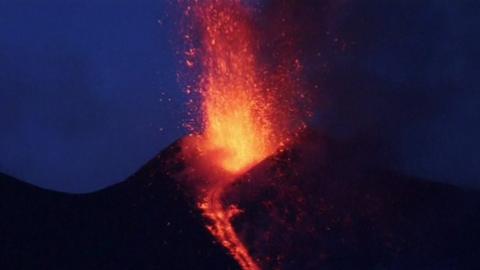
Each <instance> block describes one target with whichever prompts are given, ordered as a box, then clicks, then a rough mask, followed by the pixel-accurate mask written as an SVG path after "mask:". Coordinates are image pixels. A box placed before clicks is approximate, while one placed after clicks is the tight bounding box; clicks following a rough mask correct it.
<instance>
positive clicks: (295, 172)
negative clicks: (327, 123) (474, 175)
mask: <svg viewBox="0 0 480 270" xmlns="http://www.w3.org/2000/svg"><path fill="white" fill-rule="evenodd" d="M368 158H369V154H368V152H365V151H358V149H357V148H356V147H355V145H354V144H345V143H338V142H335V141H333V140H331V139H329V138H328V137H325V136H320V135H318V134H314V133H309V134H304V135H302V136H300V137H299V138H297V143H295V144H294V145H292V146H291V147H289V148H288V149H284V150H282V151H279V152H278V153H276V154H274V155H272V156H270V157H269V158H267V159H266V160H264V161H263V162H261V163H259V164H257V165H256V166H254V167H253V168H251V169H250V170H249V171H247V172H246V173H243V174H241V175H239V176H238V180H236V181H234V182H232V184H231V185H229V186H228V187H226V188H225V192H223V194H222V195H221V198H220V202H221V204H222V205H223V207H225V208H229V207H230V208H231V207H234V208H235V209H236V211H234V212H235V215H234V216H232V217H231V220H232V226H233V229H234V230H235V231H236V233H237V235H238V238H239V241H241V242H242V243H243V246H244V247H245V248H246V249H248V252H249V254H250V256H251V257H252V258H253V260H254V261H255V263H256V265H257V266H258V267H259V268H260V269H422V270H423V269H432V270H433V269H479V268H480V262H479V261H478V257H479V256H480V247H478V243H479V241H480V231H479V230H478V228H480V192H478V191H475V190H465V189H461V188H458V187H454V186H449V185H445V184H440V183H434V182H431V181H428V180H425V179H417V178H414V177H409V176H405V175H402V174H400V173H395V172H392V171H383V170H375V168H373V167H372V166H367V165H365V164H366V162H365V160H367V159H368ZM192 177H193V178H194V177H195V173H194V172H193V173H192V171H191V170H190V168H189V167H188V166H186V163H185V160H184V158H183V151H182V143H181V142H180V141H179V142H176V143H174V144H172V145H171V146H170V147H168V148H167V149H166V150H164V151H163V152H161V153H160V154H159V155H158V156H157V157H155V158H154V159H152V160H151V161H150V162H149V163H147V164H146V165H145V166H144V167H142V168H141V169H140V170H139V171H138V172H136V173H135V174H133V175H132V176H131V177H129V178H128V179H126V180H125V181H124V182H122V183H120V184H117V185H115V186H112V187H109V188H106V189H104V190H101V191H98V192H95V193H91V194H65V193H59V192H53V191H49V190H43V189H40V188H37V187H34V186H31V185H28V184H25V183H23V182H20V181H18V180H16V179H13V178H11V177H8V176H6V175H1V177H0V193H1V196H0V215H1V217H2V219H1V222H0V239H1V242H0V268H1V269H240V265H239V264H238V263H237V262H236V261H235V260H234V257H232V256H231V255H230V254H229V253H230V252H229V251H228V250H227V249H226V248H224V244H223V245H222V243H218V241H216V240H215V238H213V236H211V234H210V233H209V231H208V230H207V229H206V227H205V226H204V225H205V223H207V224H208V222H210V221H209V220H208V219H207V218H205V217H204V216H202V213H201V211H200V209H198V208H197V205H196V204H195V200H194V199H193V195H192V194H193V193H192V192H191V190H190V189H189V185H188V184H187V183H188V182H189V181H191V180H192V179H191V178H192ZM203 177H204V176H203Z"/></svg>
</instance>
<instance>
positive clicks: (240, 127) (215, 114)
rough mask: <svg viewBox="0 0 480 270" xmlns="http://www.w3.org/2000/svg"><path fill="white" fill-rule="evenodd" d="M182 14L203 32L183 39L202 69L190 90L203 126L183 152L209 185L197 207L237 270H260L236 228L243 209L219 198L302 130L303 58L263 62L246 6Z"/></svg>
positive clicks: (190, 9) (194, 7)
mask: <svg viewBox="0 0 480 270" xmlns="http://www.w3.org/2000/svg"><path fill="white" fill-rule="evenodd" d="M185 14H186V15H187V17H188V18H189V19H191V20H192V21H193V22H194V23H193V24H192V25H194V27H193V30H192V32H195V33H196V34H197V35H198V38H192V36H194V34H195V33H194V34H188V35H186V38H187V39H188V40H187V42H192V43H193V44H192V47H191V48H189V49H188V50H187V52H186V53H185V55H186V56H187V60H186V65H187V67H189V68H193V67H195V65H196V64H197V63H198V66H199V67H198V68H199V76H198V80H197V81H196V83H195V84H196V85H195V86H194V87H193V88H194V89H196V90H195V93H196V94H197V95H198V96H199V100H200V104H199V105H198V107H199V117H198V118H199V124H197V125H196V128H193V130H192V136H190V138H189V139H188V140H185V141H184V149H187V150H184V151H187V152H190V153H187V154H186V155H187V156H190V158H189V160H190V163H191V164H195V168H196V171H197V173H198V174H199V175H202V177H201V178H202V179H203V181H204V183H203V184H199V183H197V185H198V186H199V188H198V190H199V192H198V193H199V194H198V201H197V204H198V207H199V208H200V209H201V211H202V212H203V214H204V216H205V217H206V219H207V220H208V221H209V225H208V226H207V227H208V229H209V231H210V232H211V233H212V234H213V235H214V236H215V237H216V238H217V240H218V241H219V243H221V244H222V245H223V246H224V247H225V248H226V249H227V250H228V251H229V252H230V253H231V254H232V255H233V257H234V258H235V259H236V260H237V262H238V263H239V265H240V266H241V267H242V268H243V269H244V270H256V269H260V268H259V266H258V264H257V261H256V260H255V258H252V256H251V255H250V253H249V251H248V249H247V247H246V246H245V245H244V244H243V242H242V241H241V239H240V237H239V236H238V235H237V233H236V232H235V229H234V227H233V225H232V219H233V218H234V217H235V216H237V215H240V214H241V212H242V210H241V209H239V208H238V207H236V206H235V205H224V203H223V202H222V196H223V194H224V191H225V189H226V188H227V187H228V186H230V185H231V184H232V183H233V182H235V181H236V179H237V178H238V177H239V176H240V175H242V174H243V173H244V172H246V171H248V169H250V168H251V167H253V166H254V165H256V164H258V163H259V162H261V161H262V160H264V159H265V158H267V157H269V156H271V155H272V154H274V153H276V152H278V151H280V150H282V148H283V147H285V146H286V145H288V143H289V141H290V138H291V136H292V134H293V133H294V132H295V131H298V130H299V129H301V128H302V127H303V122H302V121H301V119H300V118H299V117H297V115H296V113H295V108H294V105H293V104H296V99H298V98H299V97H300V96H301V97H302V98H303V95H299V93H298V87H296V84H295V79H294V77H295V75H296V72H298V70H299V69H298V66H299V61H298V59H287V60H285V61H280V62H281V64H277V66H274V67H272V65H271V64H269V63H266V62H265V61H263V60H262V59H261V57H260V56H261V55H263V52H262V47H263V46H262V45H263V44H262V42H261V40H260V39H259V38H258V37H259V34H260V33H259V32H258V31H257V30H256V27H255V20H254V16H253V14H254V10H253V9H251V8H250V7H248V6H247V5H245V4H244V3H242V1H239V0H235V1H228V0H207V1H194V2H193V3H191V4H190V5H187V7H186V9H185ZM192 40H194V41H192ZM280 62H279V63H280ZM285 62H286V63H287V65H284V63H285ZM280 65H283V66H280ZM297 103H298V102H297Z"/></svg>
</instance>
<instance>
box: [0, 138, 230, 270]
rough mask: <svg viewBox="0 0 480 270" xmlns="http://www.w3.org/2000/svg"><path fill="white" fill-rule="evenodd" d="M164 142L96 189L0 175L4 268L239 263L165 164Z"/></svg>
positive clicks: (199, 266) (221, 266)
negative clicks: (66, 189) (116, 180)
mask: <svg viewBox="0 0 480 270" xmlns="http://www.w3.org/2000/svg"><path fill="white" fill-rule="evenodd" d="M177 150H178V148H176V147H175V146H173V147H171V148H169V149H167V150H166V151H164V152H163V153H161V154H160V155H159V156H158V157H156V158H155V159H153V160H152V161H151V162H149V163H148V164H147V165H146V166H144V167H143V168H142V169H140V170H139V171H138V172H137V173H135V174H134V175H133V176H131V177H130V178H128V179H127V180H126V181H124V182H123V183H121V184H118V185H115V186H112V187H110V188H107V189H105V190H101V191H98V192H95V193H92V194H85V195H75V194H63V193H57V192H52V191H48V190H42V189H39V188H37V187H34V186H31V185H28V184H24V183H22V182H20V181H17V180H15V179H13V178H10V177H8V176H5V175H1V176H0V269H2V270H7V269H15V270H17V269H48V270H52V269H82V270H84V269H90V270H94V269H114V270H117V269H132V270H139V269H155V270H158V269H185V270H186V269H237V267H236V264H235V262H234V261H233V260H232V259H231V258H230V256H228V255H226V253H225V252H224V250H223V249H221V248H219V247H218V246H216V245H215V244H213V240H214V239H213V238H212V237H211V236H210V234H209V233H208V231H207V230H206V229H205V228H204V226H203V225H202V220H201V216H200V215H199V214H198V213H197V212H195V210H194V208H193V207H192V205H191V204H189V203H187V201H186V200H185V199H184V197H183V195H182V193H181V192H178V191H177V187H176V186H175V182H174V180H173V179H171V178H170V177H168V176H167V175H166V174H165V172H164V171H163V170H162V168H163V167H162V166H163V165H164V164H163V161H164V160H166V158H167V156H168V155H171V154H173V153H174V152H175V151H177Z"/></svg>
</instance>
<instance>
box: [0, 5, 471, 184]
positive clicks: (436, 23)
mask: <svg viewBox="0 0 480 270" xmlns="http://www.w3.org/2000/svg"><path fill="white" fill-rule="evenodd" d="M249 2H256V1H249ZM270 2H271V3H270V6H272V5H273V6H274V5H275V3H276V2H275V1H270ZM287 2H288V1H287ZM290 2H292V3H295V7H296V9H298V12H299V14H302V16H298V17H297V18H298V23H299V25H301V26H302V27H303V32H304V35H305V36H307V37H308V38H309V39H306V40H308V42H305V43H302V44H301V47H303V48H302V50H303V52H304V55H305V59H303V60H304V61H303V62H304V65H305V71H306V80H307V81H308V83H310V84H311V85H319V86H320V87H319V88H318V89H319V90H315V91H317V93H316V94H318V95H319V96H321V97H322V98H320V99H322V100H321V102H319V103H318V104H316V106H318V107H320V108H319V109H318V114H317V117H316V119H317V120H318V121H317V125H318V126H319V127H320V128H322V129H324V130H326V131H327V132H328V133H329V134H330V135H331V136H333V137H336V138H339V139H350V138H355V137H359V136H362V135H363V134H368V136H369V137H370V138H373V139H375V140H377V141H381V142H382V143H383V146H382V147H383V148H382V150H381V151H384V152H388V159H389V161H390V162H391V163H393V165H392V167H393V168H394V169H396V170H399V171H401V172H404V173H407V174H411V175H415V176H419V177H424V178H430V179H436V180H439V181H443V182H447V183H451V184H455V185H462V186H473V187H477V188H480V180H479V179H478V176H479V175H480V161H479V160H480V156H479V155H480V143H479V142H478V139H477V138H479V137H480V128H479V126H478V123H480V112H479V108H480V106H479V105H480V92H479V91H478V86H480V83H479V82H478V74H480V68H479V63H480V61H478V60H480V59H479V58H480V55H479V54H478V53H477V51H478V48H479V47H480V44H479V43H480V41H479V40H480V38H479V37H478V34H477V33H476V31H477V30H478V28H479V26H480V19H479V18H478V14H479V12H478V11H480V9H479V4H478V3H477V1H473V0H471V1H469V0H461V1H447V0H426V1H413V0H411V1H379V0H371V1H349V0H344V1H327V0H325V1H306V0H298V1H290ZM263 4H264V5H259V6H262V7H264V8H268V7H269V4H268V1H266V3H263ZM175 14H176V13H175V12H174V11H173V9H172V5H171V2H169V1H162V0H142V1H127V0H115V1H114V0H99V1H78V0H48V1H42V3H40V2H38V1H33V0H19V1H7V0H0V172H3V173H7V174H10V175H12V176H15V177H17V178H19V179H22V180H24V181H27V182H30V183H32V184H35V185H38V186H41V187H45V188H49V189H54V190H60V191H67V192H90V191H94V190H98V189H100V188H103V187H106V186H109V185H112V184H114V183H118V182H120V181H122V180H124V179H125V178H126V177H128V176H129V175H131V174H132V173H133V172H135V171H136V170H137V169H138V168H140V167H141V166H142V165H143V164H145V163H146V162H147V161H148V160H150V159H151V158H152V157H154V156H155V155H156V154H157V153H158V152H160V151H161V150H162V149H163V148H164V147H166V146H167V145H169V144H170V143H172V142H174V141H175V140H176V139H178V138H180V137H181V136H183V135H184V134H185V133H186V132H185V130H184V129H183V128H182V121H183V120H184V119H185V105H184V104H185V102H186V97H185V95H184V94H183V92H182V89H181V86H180V85H181V83H179V82H178V80H177V72H178V68H179V61H180V59H179V57H178V55H177V54H176V52H177V50H179V48H180V46H181V45H180V43H179V42H178V40H177V38H178V32H179V30H180V26H179V25H178V24H177V22H178V19H179V18H178V17H176V15H175ZM308 15H310V16H308ZM342 42H343V43H344V44H347V45H348V46H346V50H342V49H339V48H341V47H342V46H339V44H340V43H342ZM318 92H321V93H318Z"/></svg>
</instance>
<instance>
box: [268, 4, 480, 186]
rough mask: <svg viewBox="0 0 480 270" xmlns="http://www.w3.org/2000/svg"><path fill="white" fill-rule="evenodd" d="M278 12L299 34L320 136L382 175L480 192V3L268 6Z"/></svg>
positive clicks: (315, 120)
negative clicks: (284, 9)
mask: <svg viewBox="0 0 480 270" xmlns="http://www.w3.org/2000/svg"><path fill="white" fill-rule="evenodd" d="M281 5H284V6H285V5H287V6H289V12H290V14H291V15H290V17H291V18H293V22H294V28H296V29H297V30H298V31H297V32H296V33H297V35H298V38H299V40H300V46H299V50H300V51H301V53H302V62H303V63H304V69H305V70H304V71H305V75H306V77H307V80H308V85H307V88H308V90H310V92H311V93H313V96H314V100H315V106H314V107H315V119H314V125H315V126H316V127H317V128H319V129H321V130H324V131H325V132H326V133H328V135H329V136H331V137H333V138H335V139H337V140H341V141H345V142H355V143H356V144H357V145H359V147H358V149H360V150H359V151H363V154H364V155H365V156H366V157H368V158H370V159H371V160H372V163H373V164H374V166H376V167H378V168H380V169H394V170H398V171H402V172H404V173H407V174H412V175H416V176H420V177H425V178H431V179H436V180H439V181H444V182H448V183H452V184H456V185H468V186H476V187H480V181H479V180H478V175H480V164H479V161H478V160H480V159H479V157H478V153H480V151H479V150H480V144H479V143H478V140H477V139H476V138H478V135H480V128H479V127H478V125H477V124H476V123H478V122H479V120H480V117H479V116H480V113H479V111H478V108H479V105H480V97H479V95H480V94H479V92H478V91H476V88H477V86H478V85H479V83H478V82H477V81H478V80H477V78H475V76H476V75H475V74H477V73H478V68H475V65H476V63H478V61H477V60H480V59H478V58H479V56H478V54H476V53H475V51H476V50H477V49H476V48H478V45H480V44H479V39H478V38H477V37H476V35H475V33H474V31H475V29H478V26H480V19H478V18H477V15H476V14H478V11H479V10H480V9H479V4H478V3H476V2H475V1H457V2H455V3H453V2H452V1H433V0H432V1H394V2H391V1H389V2H385V1H379V0H375V1H307V0H303V1H269V2H266V3H265V7H266V9H268V10H275V9H276V8H278V7H279V6H281ZM362 145H363V147H362Z"/></svg>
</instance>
